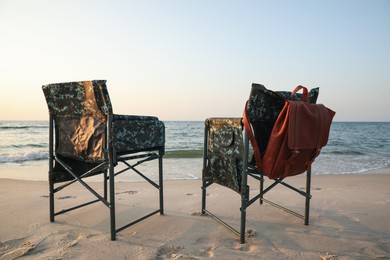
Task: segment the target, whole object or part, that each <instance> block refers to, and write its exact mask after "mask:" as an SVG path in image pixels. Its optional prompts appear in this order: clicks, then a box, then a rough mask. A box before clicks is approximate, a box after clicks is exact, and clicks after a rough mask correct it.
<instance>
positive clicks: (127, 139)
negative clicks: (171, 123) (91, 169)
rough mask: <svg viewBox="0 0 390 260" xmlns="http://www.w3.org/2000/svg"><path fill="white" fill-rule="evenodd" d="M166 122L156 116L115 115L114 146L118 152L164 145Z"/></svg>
mask: <svg viewBox="0 0 390 260" xmlns="http://www.w3.org/2000/svg"><path fill="white" fill-rule="evenodd" d="M164 143H165V127H164V123H163V122H161V121H159V120H158V119H157V118H156V117H146V116H124V115H114V121H113V146H114V148H115V150H116V152H117V153H126V152H128V151H139V150H148V149H153V148H158V147H163V146H164Z"/></svg>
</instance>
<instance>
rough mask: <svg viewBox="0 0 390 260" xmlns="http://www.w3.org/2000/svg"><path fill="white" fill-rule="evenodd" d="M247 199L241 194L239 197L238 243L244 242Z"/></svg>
mask: <svg viewBox="0 0 390 260" xmlns="http://www.w3.org/2000/svg"><path fill="white" fill-rule="evenodd" d="M247 201H248V200H247V199H246V198H245V197H244V196H242V198H241V230H240V243H241V244H245V223H246V207H247Z"/></svg>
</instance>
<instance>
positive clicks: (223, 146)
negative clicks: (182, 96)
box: [205, 118, 243, 192]
mask: <svg viewBox="0 0 390 260" xmlns="http://www.w3.org/2000/svg"><path fill="white" fill-rule="evenodd" d="M205 124H206V128H208V129H209V131H208V143H207V167H206V169H205V177H206V178H209V179H212V180H213V182H216V183H219V184H221V185H223V186H226V187H229V188H231V189H233V190H234V191H237V192H240V190H241V174H242V169H243V139H242V129H243V126H242V120H241V118H209V119H206V121H205Z"/></svg>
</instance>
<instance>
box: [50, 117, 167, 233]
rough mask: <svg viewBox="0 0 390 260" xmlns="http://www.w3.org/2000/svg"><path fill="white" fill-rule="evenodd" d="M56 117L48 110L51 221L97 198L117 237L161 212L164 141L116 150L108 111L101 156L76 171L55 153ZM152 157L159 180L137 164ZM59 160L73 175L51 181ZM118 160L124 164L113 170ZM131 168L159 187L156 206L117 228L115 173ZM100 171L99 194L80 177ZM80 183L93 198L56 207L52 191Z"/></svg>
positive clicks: (96, 200)
mask: <svg viewBox="0 0 390 260" xmlns="http://www.w3.org/2000/svg"><path fill="white" fill-rule="evenodd" d="M55 121H56V117H55V116H54V115H52V114H51V113H50V117H49V200H50V202H49V204H50V205H49V208H50V209H49V210H50V222H54V221H55V216H58V215H61V214H64V213H66V212H69V211H73V210H76V209H79V208H82V207H85V206H87V205H91V204H93V203H96V202H99V201H100V202H102V203H103V204H104V205H105V206H106V207H107V208H108V209H109V210H110V231H111V240H116V234H117V233H118V232H120V231H122V230H124V229H126V228H128V227H130V226H132V225H134V224H136V223H138V222H140V221H142V220H144V219H146V218H148V217H151V216H153V215H155V214H157V213H160V214H161V215H163V214H164V199H163V155H164V152H165V148H164V145H163V146H160V147H157V148H150V149H145V150H140V151H133V152H127V153H125V154H117V153H116V151H114V148H113V145H112V142H113V138H112V136H113V132H112V125H113V122H114V115H113V114H112V113H108V115H107V121H106V122H107V123H106V128H105V142H104V144H103V151H104V158H105V159H104V160H103V161H101V162H100V163H97V165H96V166H95V167H94V168H93V169H90V170H88V171H86V172H84V173H82V174H80V173H78V174H77V173H76V172H75V171H74V170H73V169H72V167H71V166H69V164H67V163H66V162H65V161H64V160H63V159H62V158H60V157H59V156H57V155H56V153H55V145H56V144H55ZM152 160H158V182H155V181H153V180H151V179H150V178H148V177H147V176H145V175H144V174H143V173H141V172H140V171H139V170H138V169H137V166H139V165H141V164H143V163H145V162H148V161H152ZM55 162H56V163H58V164H60V165H61V166H62V167H63V168H64V169H65V170H66V172H67V173H69V174H70V175H71V176H72V177H73V179H72V180H69V181H65V182H56V181H54V178H53V176H54V174H55V171H54V163H55ZM118 163H122V164H124V165H125V168H124V169H122V170H120V171H118V172H115V170H114V169H115V167H116V166H117V165H118ZM129 170H132V171H133V172H135V173H136V174H138V175H139V176H141V177H142V178H143V179H145V180H146V181H147V182H149V183H150V184H151V185H152V186H154V187H155V188H156V189H157V190H158V191H159V208H158V209H157V210H155V211H153V212H151V213H149V214H147V215H145V216H143V217H140V218H138V219H136V220H134V221H132V222H130V223H128V224H126V225H124V226H122V227H119V228H117V226H116V218H115V176H117V175H118V174H121V173H123V172H126V171H129ZM96 174H103V194H99V193H98V192H97V191H95V190H94V189H93V188H92V187H91V186H90V185H88V184H87V183H86V182H85V181H84V180H83V179H84V178H86V177H89V176H92V175H96ZM76 182H78V183H80V184H81V185H82V186H84V187H85V188H86V189H87V190H88V191H89V192H91V193H92V194H93V195H94V196H95V197H96V199H94V200H91V201H88V202H86V203H82V204H79V205H75V206H73V207H69V208H66V209H62V210H58V211H56V209H55V205H54V204H55V203H54V202H55V198H54V196H55V194H56V193H57V192H59V191H61V190H63V189H64V188H66V187H67V186H69V185H71V184H73V183H76Z"/></svg>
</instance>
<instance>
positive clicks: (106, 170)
mask: <svg viewBox="0 0 390 260" xmlns="http://www.w3.org/2000/svg"><path fill="white" fill-rule="evenodd" d="M42 89H43V92H44V95H45V98H46V101H47V105H48V108H49V115H50V120H49V188H50V221H51V222H54V217H55V216H57V215H60V214H63V213H66V212H69V211H71V210H75V209H78V208H81V207H84V206H87V205H90V204H92V203H95V202H99V201H100V202H102V203H103V204H104V205H106V206H107V207H108V208H109V210H110V224H111V240H116V234H117V233H118V232H120V231H122V230H123V229H125V228H127V227H130V226H131V225H133V224H136V223H138V222H139V221H142V220H144V219H145V218H148V217H150V216H152V215H154V214H156V213H160V214H164V206H163V165H162V158H163V155H164V145H165V127H164V124H163V123H162V122H161V121H159V120H158V118H156V117H151V116H127V115H116V114H113V111H112V107H111V102H110V97H109V95H108V92H107V88H106V81H105V80H94V81H82V82H69V83H58V84H49V85H44V86H43V87H42ZM155 159H157V160H158V183H156V182H155V181H153V180H151V179H149V178H148V177H146V176H145V175H144V174H142V173H141V172H140V171H139V170H138V169H137V168H136V167H137V166H138V165H140V164H142V163H144V162H148V161H151V160H155ZM119 163H121V165H122V166H123V168H122V169H121V170H120V171H118V172H115V171H114V169H115V168H116V166H117V165H118V164H119ZM127 170H132V171H133V172H135V173H137V174H138V175H140V176H141V177H143V178H144V179H145V180H146V181H148V182H149V183H150V184H152V185H153V186H154V187H155V188H156V189H158V191H159V209H158V210H156V211H154V212H152V213H150V214H148V215H146V216H144V217H142V218H139V219H137V220H135V221H133V222H131V223H129V224H127V225H124V226H122V227H120V228H116V223H115V181H114V180H115V176H117V175H118V174H120V173H123V172H125V171H127ZM97 174H102V176H103V192H102V194H101V192H100V193H98V192H97V191H95V190H94V189H93V188H92V187H91V186H90V185H89V184H87V182H86V180H85V178H86V177H90V176H93V175H97ZM76 182H78V183H80V184H82V185H83V186H84V187H85V188H86V189H87V190H89V191H90V192H91V193H92V194H93V195H94V196H95V197H96V199H94V200H92V201H89V202H86V203H83V204H81V205H76V206H74V207H71V208H67V209H63V210H59V211H56V210H55V207H54V195H55V194H56V193H57V192H59V191H61V190H62V189H64V188H66V187H67V186H69V185H71V184H73V183H76ZM108 182H109V188H108ZM108 190H109V197H108V196H107V195H108Z"/></svg>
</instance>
